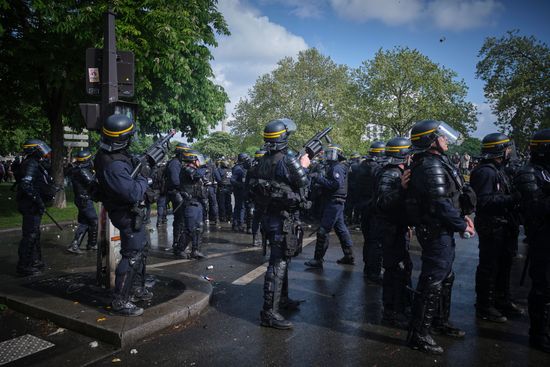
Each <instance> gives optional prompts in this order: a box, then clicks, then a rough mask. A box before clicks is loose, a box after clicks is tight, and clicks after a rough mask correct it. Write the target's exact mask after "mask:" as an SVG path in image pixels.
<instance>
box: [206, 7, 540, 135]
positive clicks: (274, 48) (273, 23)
mask: <svg viewBox="0 0 550 367" xmlns="http://www.w3.org/2000/svg"><path fill="white" fill-rule="evenodd" d="M218 8H219V10H220V11H221V12H222V13H223V14H224V16H225V18H226V21H227V22H228V25H229V28H230V31H231V33H232V35H231V36H230V37H219V39H218V42H219V47H218V48H216V49H214V50H213V54H214V57H215V60H214V62H213V68H214V72H215V74H216V80H217V81H218V83H220V84H221V85H222V86H224V88H225V89H226V91H227V92H228V94H229V96H230V98H231V103H230V104H228V106H227V112H228V114H229V116H231V114H232V112H233V110H234V105H235V104H236V103H237V102H238V100H239V99H240V98H244V97H246V94H247V91H248V90H249V89H250V88H251V87H252V86H253V85H254V82H255V80H256V79H257V78H258V77H259V76H260V75H262V74H264V73H268V72H270V71H271V70H273V69H274V68H275V67H276V63H277V61H278V60H280V59H281V58H283V57H285V56H295V55H296V54H297V53H298V52H299V51H300V50H303V49H305V48H308V47H316V48H318V49H319V50H320V51H321V52H322V53H323V54H324V55H327V56H330V57H331V58H332V59H333V60H334V61H335V62H337V63H341V64H346V65H348V66H350V67H357V66H359V65H360V64H361V62H362V61H364V60H368V59H371V58H372V57H373V56H374V54H375V52H376V51H377V50H378V49H380V48H383V49H391V48H393V47H395V46H406V47H409V48H416V49H418V50H419V51H420V52H422V53H423V54H425V55H426V56H428V57H429V58H430V59H431V60H432V61H434V62H436V63H438V64H440V65H442V66H445V67H447V68H450V69H452V70H454V71H455V72H457V73H458V78H459V79H464V81H465V82H466V84H467V85H468V87H469V94H468V100H469V101H470V102H472V103H474V104H476V106H478V111H479V112H480V113H481V114H480V116H479V122H478V130H477V132H476V133H474V136H477V137H482V136H484V135H485V134H487V133H490V132H492V131H494V130H495V127H494V125H493V124H492V121H494V117H493V116H492V114H491V113H490V108H489V106H488V105H487V103H486V101H485V98H484V96H483V82H482V81H481V80H479V79H476V78H475V65H476V63H477V62H478V61H479V59H478V57H477V54H478V52H479V49H480V48H481V46H482V44H483V41H484V40H485V38H486V37H490V36H496V37H501V36H503V35H505V33H506V31H507V30H512V29H519V30H520V34H522V35H533V36H535V37H536V38H537V39H539V40H541V41H543V42H545V43H547V44H549V43H550V1H544V0H523V1H512V0H507V1H498V0H219V4H218ZM441 40H443V41H442V42H441ZM229 118H231V117H229Z"/></svg>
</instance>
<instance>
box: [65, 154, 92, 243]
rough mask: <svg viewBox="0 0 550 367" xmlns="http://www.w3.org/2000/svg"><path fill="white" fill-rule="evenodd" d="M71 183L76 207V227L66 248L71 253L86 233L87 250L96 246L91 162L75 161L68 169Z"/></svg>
mask: <svg viewBox="0 0 550 367" xmlns="http://www.w3.org/2000/svg"><path fill="white" fill-rule="evenodd" d="M69 177H70V179H71V183H72V185H73V192H74V203H75V205H76V207H77V208H78V228H77V229H76V231H75V236H74V239H73V242H72V243H71V245H70V246H69V248H68V249H67V250H68V251H70V252H73V253H79V252H80V244H81V243H82V239H83V238H84V236H85V235H86V232H87V233H88V244H87V246H86V249H87V250H91V249H96V247H97V212H96V210H95V207H94V203H93V201H92V197H91V194H90V191H89V190H90V188H91V187H92V185H94V184H95V175H94V173H93V169H92V162H91V161H87V162H84V163H77V164H76V165H75V166H74V167H73V168H71V170H70V171H69Z"/></svg>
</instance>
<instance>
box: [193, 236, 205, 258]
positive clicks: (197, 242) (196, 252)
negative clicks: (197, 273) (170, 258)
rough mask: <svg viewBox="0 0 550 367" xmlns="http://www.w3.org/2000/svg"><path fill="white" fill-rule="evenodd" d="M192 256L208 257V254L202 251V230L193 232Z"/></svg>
mask: <svg viewBox="0 0 550 367" xmlns="http://www.w3.org/2000/svg"><path fill="white" fill-rule="evenodd" d="M191 245H192V249H191V257H192V258H193V259H197V260H201V259H206V258H207V256H206V255H205V254H203V253H202V252H201V247H202V230H197V231H195V232H194V233H193V240H192V244H191Z"/></svg>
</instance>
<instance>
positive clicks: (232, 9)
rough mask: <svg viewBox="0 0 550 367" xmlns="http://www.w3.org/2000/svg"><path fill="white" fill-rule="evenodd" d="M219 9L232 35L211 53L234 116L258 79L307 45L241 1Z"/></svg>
mask: <svg viewBox="0 0 550 367" xmlns="http://www.w3.org/2000/svg"><path fill="white" fill-rule="evenodd" d="M218 9H219V10H220V11H221V12H222V14H223V16H224V18H225V20H226V22H227V24H228V26H229V31H230V32H231V36H229V37H220V38H219V39H218V47H217V48H214V49H213V50H212V54H213V56H214V61H213V62H212V68H213V70H214V74H215V76H216V83H219V84H220V85H222V86H223V87H224V88H225V91H226V92H227V94H228V95H229V98H230V99H231V103H229V104H228V105H227V106H226V110H227V113H228V116H231V114H232V113H233V111H234V108H235V105H236V103H237V102H238V101H239V99H241V98H244V97H246V95H247V93H248V90H249V89H250V88H252V86H253V85H254V83H255V82H256V79H257V78H258V77H259V76H261V75H262V74H265V73H269V72H270V71H272V70H273V69H274V68H275V66H276V64H277V61H279V60H280V59H282V58H284V57H286V56H295V55H297V54H298V52H299V51H301V50H304V49H307V48H308V45H307V43H306V42H305V40H304V39H303V38H302V37H299V36H296V35H294V34H292V33H290V32H289V31H288V30H287V29H285V28H284V27H282V26H281V25H279V24H276V23H273V22H271V21H270V20H269V19H268V18H267V17H265V16H262V15H261V14H259V13H258V11H257V10H256V9H254V8H252V7H250V6H247V5H245V4H244V3H243V2H241V1H240V0H223V1H220V2H219V3H218Z"/></svg>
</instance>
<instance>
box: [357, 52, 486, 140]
mask: <svg viewBox="0 0 550 367" xmlns="http://www.w3.org/2000/svg"><path fill="white" fill-rule="evenodd" d="M353 77H354V84H355V91H356V93H357V100H358V103H359V105H360V106H361V109H362V110H363V111H364V113H365V119H364V123H365V124H367V123H375V124H379V125H383V126H387V127H388V128H389V129H390V130H391V131H392V132H393V134H397V135H401V136H406V135H408V132H409V130H410V129H411V127H412V125H413V124H414V123H415V122H416V121H419V120H424V119H436V120H444V121H446V122H447V123H449V124H450V125H452V126H453V127H455V128H456V129H457V130H459V131H461V132H462V133H467V132H468V131H471V130H473V129H474V127H475V121H476V109H475V106H474V105H473V104H472V103H470V102H466V100H465V98H466V94H467V91H468V88H467V87H466V84H465V83H464V81H456V80H455V78H456V77H457V74H456V73H455V72H454V71H452V70H449V69H447V68H445V67H442V66H440V65H438V64H436V63H434V62H432V61H431V60H430V59H429V58H428V57H426V56H424V55H422V54H421V53H420V52H419V51H417V50H411V49H409V48H402V47H396V48H394V49H393V50H382V49H380V50H379V51H378V52H377V53H376V55H375V57H374V59H372V60H367V61H364V62H363V64H362V65H361V66H360V67H359V68H358V69H356V70H354V71H353Z"/></svg>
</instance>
